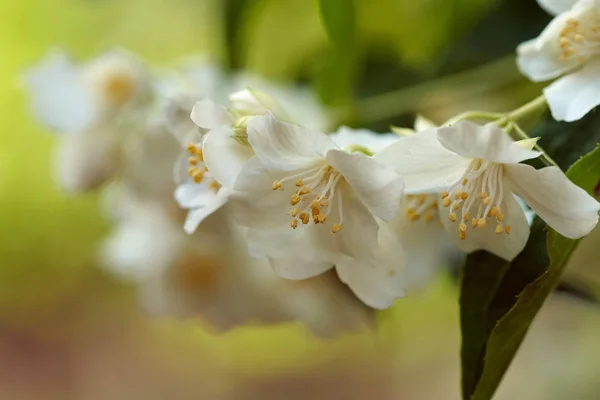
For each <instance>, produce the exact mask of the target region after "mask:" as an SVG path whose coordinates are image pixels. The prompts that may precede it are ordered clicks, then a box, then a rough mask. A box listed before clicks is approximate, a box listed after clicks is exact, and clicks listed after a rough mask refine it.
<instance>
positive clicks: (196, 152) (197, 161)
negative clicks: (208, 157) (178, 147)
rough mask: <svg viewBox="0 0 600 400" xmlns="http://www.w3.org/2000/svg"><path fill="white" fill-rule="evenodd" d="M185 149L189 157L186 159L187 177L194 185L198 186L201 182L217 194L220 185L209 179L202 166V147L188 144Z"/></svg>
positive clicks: (205, 169) (204, 166) (206, 170)
mask: <svg viewBox="0 0 600 400" xmlns="http://www.w3.org/2000/svg"><path fill="white" fill-rule="evenodd" d="M186 149H187V151H188V153H189V154H190V156H189V157H188V165H189V168H188V175H189V176H190V177H191V178H192V180H193V181H194V183H196V184H200V183H202V182H205V181H207V182H208V188H209V189H211V190H213V191H214V192H217V191H218V190H219V189H220V188H221V184H220V183H219V182H217V181H216V180H214V179H212V178H211V177H210V174H209V173H208V168H206V165H205V164H204V154H203V153H202V146H198V145H196V144H194V143H190V144H188V145H187V146H186Z"/></svg>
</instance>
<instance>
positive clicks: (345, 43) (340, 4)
mask: <svg viewBox="0 0 600 400" xmlns="http://www.w3.org/2000/svg"><path fill="white" fill-rule="evenodd" d="M319 11H320V16H321V20H322V22H323V25H324V27H325V30H326V31H327V34H328V36H329V39H330V41H331V43H332V44H333V50H332V51H331V52H330V54H328V55H327V56H326V57H325V58H324V63H323V65H322V66H321V72H320V74H319V76H318V78H317V82H316V84H317V91H318V92H319V94H320V95H321V99H322V100H323V101H324V102H325V103H328V104H334V103H342V102H344V101H347V100H348V99H350V97H351V94H352V90H351V84H352V82H353V78H354V75H355V70H356V69H355V64H356V54H357V49H356V4H355V1H354V0H319Z"/></svg>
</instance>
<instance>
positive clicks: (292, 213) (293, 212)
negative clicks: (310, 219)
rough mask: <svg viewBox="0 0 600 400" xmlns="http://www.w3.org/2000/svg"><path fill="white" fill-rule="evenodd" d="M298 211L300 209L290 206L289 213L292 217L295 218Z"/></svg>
mask: <svg viewBox="0 0 600 400" xmlns="http://www.w3.org/2000/svg"><path fill="white" fill-rule="evenodd" d="M299 212H300V210H298V209H297V208H292V212H291V213H290V214H291V215H292V217H294V218H296V216H298V213H299Z"/></svg>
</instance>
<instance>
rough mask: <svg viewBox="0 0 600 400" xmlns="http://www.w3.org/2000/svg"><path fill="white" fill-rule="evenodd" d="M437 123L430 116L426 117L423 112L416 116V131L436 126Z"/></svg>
mask: <svg viewBox="0 0 600 400" xmlns="http://www.w3.org/2000/svg"><path fill="white" fill-rule="evenodd" d="M436 126H437V125H436V124H435V123H434V122H433V121H432V120H430V119H429V118H426V117H424V116H423V115H421V114H417V117H416V118H415V131H417V132H421V131H424V130H426V129H430V128H435V127H436Z"/></svg>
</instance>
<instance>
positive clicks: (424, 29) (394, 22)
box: [358, 0, 496, 70]
mask: <svg viewBox="0 0 600 400" xmlns="http://www.w3.org/2000/svg"><path fill="white" fill-rule="evenodd" d="M494 3H496V0H422V1H412V0H405V1H398V0H362V1H361V2H360V3H359V5H360V8H359V11H358V14H359V16H360V18H359V21H360V24H361V25H360V30H361V32H364V34H365V36H366V38H365V40H367V41H369V42H377V44H378V45H379V47H381V46H386V47H388V48H389V49H390V50H391V51H392V52H393V53H395V55H396V57H397V58H398V59H399V60H400V61H402V63H403V64H405V65H408V66H410V67H412V68H414V69H423V68H425V70H426V69H427V67H428V66H429V65H430V64H431V63H432V59H433V58H434V57H435V56H436V55H437V54H439V53H440V52H441V51H443V50H444V49H445V48H446V47H447V46H448V45H449V44H451V43H452V42H453V41H455V40H456V39H457V38H458V37H459V36H460V35H462V34H464V33H466V32H467V31H468V30H469V29H472V28H473V27H474V26H475V24H476V23H477V22H478V21H479V20H480V18H481V17H482V16H483V15H484V14H485V13H486V12H487V11H488V10H490V8H491V6H492V5H494Z"/></svg>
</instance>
